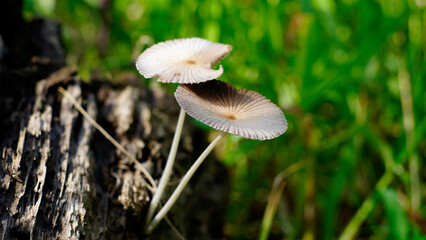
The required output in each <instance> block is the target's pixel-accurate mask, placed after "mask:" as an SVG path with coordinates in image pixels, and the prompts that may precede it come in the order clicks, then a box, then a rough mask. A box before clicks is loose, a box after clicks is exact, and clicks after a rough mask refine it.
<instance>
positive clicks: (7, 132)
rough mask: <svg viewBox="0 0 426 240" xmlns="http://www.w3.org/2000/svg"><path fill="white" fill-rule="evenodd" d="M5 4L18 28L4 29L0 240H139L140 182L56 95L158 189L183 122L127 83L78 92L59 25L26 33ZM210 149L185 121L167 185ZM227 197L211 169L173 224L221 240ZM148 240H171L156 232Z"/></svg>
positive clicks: (208, 166)
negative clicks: (123, 151)
mask: <svg viewBox="0 0 426 240" xmlns="http://www.w3.org/2000/svg"><path fill="white" fill-rule="evenodd" d="M1 4H4V5H3V6H1ZM1 4H0V9H5V8H4V6H5V5H6V4H9V6H8V7H9V9H10V10H9V11H10V14H9V15H7V16H6V15H3V18H5V16H6V17H7V18H9V19H11V18H16V19H18V22H19V23H20V24H18V25H17V27H16V29H13V28H10V27H8V26H6V25H5V22H7V20H8V19H0V22H1V23H0V121H1V124H0V151H1V166H0V239H30V238H32V239H143V238H145V237H146V236H144V235H143V226H144V218H145V214H146V211H147V206H148V203H149V200H150V198H151V193H150V192H149V190H148V189H147V187H146V180H145V179H144V177H143V174H142V173H141V172H140V171H138V170H137V169H136V168H135V167H134V165H133V163H132V162H131V161H130V160H129V159H127V158H126V157H125V156H124V155H123V154H121V153H120V152H119V151H118V150H117V149H115V147H113V145H112V144H111V143H109V142H108V141H107V140H106V139H105V138H104V137H103V136H102V135H101V134H100V133H99V132H98V131H97V130H96V129H95V128H94V127H93V126H92V125H91V124H90V123H89V122H88V121H87V120H86V119H85V118H84V117H82V116H81V114H80V113H79V112H78V111H77V110H76V109H75V108H74V106H73V105H72V104H71V102H70V101H69V100H68V99H66V98H64V97H63V96H62V95H61V94H60V93H58V91H57V89H58V86H62V87H64V88H66V89H67V91H68V92H70V93H71V94H72V95H73V96H74V98H76V99H77V100H78V101H79V103H80V104H81V105H82V106H83V107H84V108H85V109H86V111H87V112H88V113H89V114H90V115H91V116H92V117H93V118H94V119H96V120H97V122H98V123H99V124H100V125H101V126H103V127H104V128H105V129H106V130H107V131H108V132H109V133H110V134H111V135H112V136H114V138H115V139H116V140H117V141H118V142H120V144H121V145H123V146H124V147H125V148H126V149H127V150H128V151H129V152H130V153H132V154H134V156H136V158H137V159H138V160H139V161H140V162H141V163H142V165H143V166H144V167H145V168H146V169H148V170H149V172H150V173H151V174H152V175H153V177H154V179H157V180H158V179H159V177H160V176H161V172H162V169H163V166H164V164H165V163H164V161H165V159H167V155H168V151H169V148H170V145H171V141H172V137H173V132H174V128H175V124H176V121H177V115H178V113H179V108H178V105H177V104H176V102H175V100H174V98H173V97H172V96H170V95H169V94H168V93H166V92H164V91H161V90H156V91H152V90H149V89H147V88H146V87H143V86H141V85H140V84H137V82H138V80H137V77H135V76H132V75H129V76H128V77H127V78H126V79H127V81H128V82H133V83H134V84H128V85H127V86H121V87H119V86H112V85H109V84H107V83H105V82H93V81H92V82H91V83H90V84H85V83H83V82H81V81H80V78H79V77H78V76H77V74H76V68H72V67H64V62H65V61H64V54H63V53H64V51H63V48H62V44H61V41H60V37H59V36H60V34H59V26H58V24H57V23H55V22H52V21H47V20H43V19H37V20H34V21H32V22H31V23H25V22H24V21H23V20H22V19H21V18H19V17H17V16H16V15H13V14H12V13H13V12H15V13H16V11H14V10H13V9H15V8H16V7H20V1H16V0H7V1H3V2H2V3H1ZM18 13H19V11H18ZM30 27H31V29H32V30H29V29H30ZM20 49H30V50H29V52H25V53H22V54H20ZM12 58H13V60H12ZM135 79H136V80H135ZM206 146H207V142H206V140H205V135H204V134H203V132H202V131H200V130H197V129H196V128H194V127H192V126H191V124H190V122H189V121H187V122H186V124H185V126H184V131H183V136H182V140H181V144H180V147H179V151H178V154H177V166H176V167H175V171H174V174H173V177H172V182H174V183H176V182H177V181H178V180H179V178H180V177H181V176H182V175H183V174H184V172H185V171H186V169H188V168H189V166H190V164H191V163H192V161H193V160H194V159H195V158H196V157H197V156H198V155H199V154H200V153H201V152H202V151H203V149H204V147H206ZM175 185H176V184H174V186H175ZM174 186H172V187H171V189H169V193H170V191H171V190H172V189H173V187H174ZM228 188H229V183H228V177H227V173H226V169H225V168H224V167H223V166H221V165H220V164H219V163H218V162H217V161H215V160H214V159H207V161H206V162H205V163H204V166H202V167H201V169H200V170H199V173H198V174H196V176H194V178H193V179H192V180H191V182H190V186H188V187H187V189H186V190H185V191H184V193H183V195H182V197H181V198H180V200H179V201H178V203H177V205H176V206H175V208H174V209H173V210H172V212H171V213H170V214H169V215H170V216H171V220H172V222H173V224H174V225H176V226H177V228H178V229H179V230H180V231H181V232H182V233H183V234H184V236H186V238H188V239H211V238H220V237H221V236H222V230H221V228H222V226H223V223H224V212H225V206H226V202H227V195H228V190H229V189H228ZM148 238H151V239H176V238H177V237H176V234H175V233H174V232H173V231H172V230H171V229H170V227H169V226H168V225H167V224H165V223H162V224H161V225H160V226H159V227H158V229H157V230H156V231H155V232H154V233H153V234H152V235H151V236H148Z"/></svg>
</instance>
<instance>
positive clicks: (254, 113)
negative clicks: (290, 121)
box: [175, 80, 287, 140]
mask: <svg viewBox="0 0 426 240" xmlns="http://www.w3.org/2000/svg"><path fill="white" fill-rule="evenodd" d="M175 97H176V100H177V102H178V103H179V105H180V106H181V108H182V109H183V110H185V111H186V112H187V113H188V115H190V116H191V117H193V118H195V119H197V120H199V121H201V122H203V123H205V124H207V125H209V126H211V127H213V128H215V129H218V130H221V131H225V132H229V133H232V134H235V135H238V136H242V137H245V138H250V139H259V140H265V139H272V138H276V137H278V136H280V135H281V134H283V133H284V132H285V131H286V130H287V121H286V119H285V117H284V114H283V112H282V111H281V109H279V108H278V107H277V106H276V105H275V104H273V103H271V101H269V100H268V99H266V98H265V97H264V96H262V95H260V94H259V93H257V92H253V91H247V90H246V89H240V90H237V89H235V88H234V87H233V86H232V85H231V84H229V83H225V82H221V81H218V80H212V81H208V82H204V83H199V84H182V85H180V86H179V87H178V88H177V90H176V92H175Z"/></svg>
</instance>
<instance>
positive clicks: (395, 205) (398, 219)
mask: <svg viewBox="0 0 426 240" xmlns="http://www.w3.org/2000/svg"><path fill="white" fill-rule="evenodd" d="M380 195H381V198H382V200H383V202H384V206H385V214H386V219H387V224H388V228H387V229H388V231H389V236H388V237H387V239H409V238H408V224H409V223H408V221H407V216H406V215H405V213H404V210H403V209H402V208H401V205H400V204H399V202H398V199H397V193H396V192H395V190H393V189H384V190H383V191H381V192H380Z"/></svg>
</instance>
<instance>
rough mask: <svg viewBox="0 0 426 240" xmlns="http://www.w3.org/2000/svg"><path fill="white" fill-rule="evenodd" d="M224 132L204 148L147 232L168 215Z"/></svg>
mask: <svg viewBox="0 0 426 240" xmlns="http://www.w3.org/2000/svg"><path fill="white" fill-rule="evenodd" d="M223 135H224V133H221V134H220V135H219V136H217V137H216V138H215V140H213V142H211V143H210V145H209V146H208V147H207V148H206V150H204V152H203V153H202V154H201V155H200V157H198V159H197V161H195V162H194V164H193V165H192V166H191V168H190V169H189V170H188V172H187V173H186V174H185V176H183V178H182V180H181V182H180V183H179V185H178V186H177V187H176V189H175V191H174V192H173V194H172V195H171V196H170V198H169V200H167V202H166V204H165V205H164V206H163V208H161V210H160V211H159V212H158V213H157V215H156V216H155V217H154V219H153V220H152V222H151V223H150V224H149V226H148V228H147V230H146V233H147V234H149V233H151V232H152V230H153V229H154V228H155V227H156V226H157V225H158V223H159V222H160V221H161V220H162V219H163V218H164V217H165V216H166V214H167V213H168V212H169V211H170V209H171V208H172V206H173V204H174V203H175V202H176V200H177V199H178V198H179V195H180V194H181V192H182V190H183V189H184V188H185V186H186V184H187V183H188V182H189V180H190V179H191V177H192V176H193V175H194V173H195V171H196V170H197V169H198V167H199V166H200V165H201V163H202V162H203V161H204V159H205V158H206V157H207V155H209V153H210V152H211V151H212V150H213V148H214V147H215V146H216V145H217V144H218V143H219V141H220V140H221V139H222V137H223Z"/></svg>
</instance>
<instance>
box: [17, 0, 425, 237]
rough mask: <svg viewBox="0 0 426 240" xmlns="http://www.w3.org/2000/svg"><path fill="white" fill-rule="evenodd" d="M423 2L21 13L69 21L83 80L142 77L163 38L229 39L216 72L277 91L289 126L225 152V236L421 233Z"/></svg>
mask: <svg viewBox="0 0 426 240" xmlns="http://www.w3.org/2000/svg"><path fill="white" fill-rule="evenodd" d="M425 10H426V0H408V1H406V0H290V1H279V0H268V1H266V0H265V1H255V0H246V1H243V0H237V1H231V0H218V1H213V0H209V1H207V0H203V1H195V0H184V1H174V0H156V1H147V0H78V1H77V0H61V1H55V0H25V5H24V13H25V16H26V17H27V18H31V17H34V16H43V17H51V18H54V19H57V20H59V21H60V22H61V23H62V26H63V36H64V42H65V45H66V48H67V52H68V53H67V54H68V59H67V61H68V64H71V65H78V66H79V67H80V75H81V76H82V77H83V78H85V79H90V77H102V78H105V77H106V78H107V79H111V81H119V79H120V76H122V74H126V73H129V72H130V73H133V74H137V72H136V69H135V67H134V60H135V58H136V57H137V56H138V55H139V54H140V53H141V52H142V51H143V50H144V49H145V48H147V47H149V46H150V45H152V44H154V43H157V42H160V41H165V40H170V39H175V38H182V37H192V36H198V37H203V38H206V39H209V40H211V41H216V42H221V43H226V44H231V45H233V46H234V49H233V51H232V52H231V54H230V55H229V56H228V57H227V58H225V59H224V60H223V61H222V63H221V64H222V65H223V66H224V69H225V73H224V75H223V76H222V77H220V79H221V80H224V81H227V82H230V83H232V84H233V85H234V86H236V87H237V88H247V89H250V90H254V91H258V92H260V93H261V94H262V95H264V96H266V97H267V98H269V99H271V100H272V102H274V103H276V104H277V105H279V106H280V107H281V108H282V109H283V111H284V114H285V116H286V118H287V120H288V122H289V128H288V131H287V132H286V133H285V134H284V135H282V136H281V137H279V138H277V139H274V140H270V141H252V140H246V139H242V138H239V137H234V136H229V137H228V138H227V140H226V142H224V144H222V145H221V146H220V147H219V148H218V150H217V154H218V155H219V158H220V159H221V161H223V163H224V164H225V165H226V166H227V167H228V168H229V171H230V172H231V176H232V177H231V178H232V192H231V197H230V202H229V207H228V209H227V220H226V221H227V223H226V226H225V228H224V231H225V235H226V238H228V239H256V238H263V239H266V238H269V239H302V238H303V239H337V238H341V239H350V238H363V239H365V238H368V239H426V207H425V205H424V203H425V202H426V201H425V200H426V188H425V187H426V184H425V179H426V170H425V168H424V160H425V156H426V138H425V137H424V136H426V118H425V117H424V116H425V114H426V104H425V103H426V93H425V90H426V76H425V72H426V71H425V70H426V57H425V52H426V24H425V21H426V11H425ZM140 78H141V79H142V77H140ZM141 81H142V80H141ZM145 81H146V83H149V82H150V81H147V80H145ZM174 87H176V86H174ZM169 88H170V87H169ZM170 90H173V89H172V88H170ZM188 119H189V118H188ZM206 129H208V128H206ZM283 171H284V172H283ZM280 173H281V174H280ZM276 176H279V177H278V178H276ZM280 177H281V179H279V178H280ZM274 179H276V182H277V183H278V185H280V183H281V185H280V186H279V187H278V188H275V189H274V190H273V191H272V197H271V199H272V200H273V199H275V201H270V202H269V203H270V205H268V198H269V194H270V192H271V189H272V185H273V182H274ZM284 183H285V186H284ZM278 185H277V186H278ZM281 193H282V196H281V198H280V194H281ZM271 203H275V206H274V204H271ZM267 206H269V207H267ZM265 209H269V215H268V216H269V217H266V218H265V220H269V222H270V225H268V221H265V222H264V223H263V224H262V218H263V215H264V212H265ZM269 226H270V227H269Z"/></svg>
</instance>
